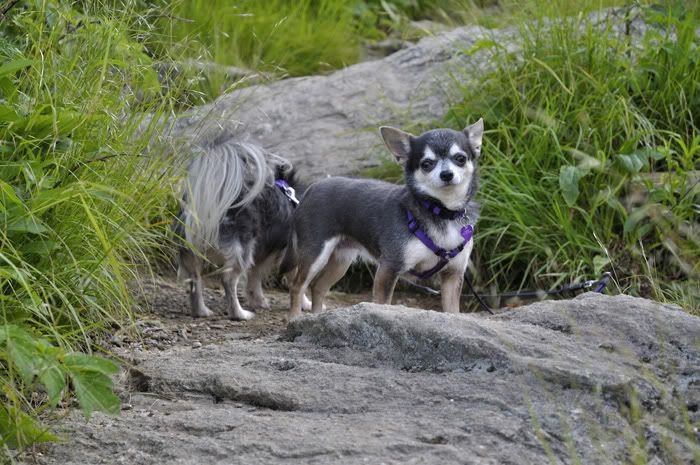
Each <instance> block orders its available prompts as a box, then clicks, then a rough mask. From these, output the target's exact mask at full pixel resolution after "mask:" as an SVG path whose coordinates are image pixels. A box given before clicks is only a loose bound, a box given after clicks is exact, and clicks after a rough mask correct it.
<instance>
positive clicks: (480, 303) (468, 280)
mask: <svg viewBox="0 0 700 465" xmlns="http://www.w3.org/2000/svg"><path fill="white" fill-rule="evenodd" d="M464 281H466V283H467V286H469V290H470V291H472V294H474V297H476V300H478V301H479V305H481V308H483V309H484V310H486V311H487V312H489V313H490V314H491V315H493V310H491V309H490V308H489V306H488V305H486V302H484V299H482V298H481V296H480V295H479V294H477V293H476V291H475V290H474V286H472V280H471V279H469V277H468V276H464Z"/></svg>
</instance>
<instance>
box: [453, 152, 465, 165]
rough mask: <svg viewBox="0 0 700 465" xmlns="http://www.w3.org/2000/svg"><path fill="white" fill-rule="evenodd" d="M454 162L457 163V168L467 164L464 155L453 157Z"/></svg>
mask: <svg viewBox="0 0 700 465" xmlns="http://www.w3.org/2000/svg"><path fill="white" fill-rule="evenodd" d="M454 161H455V163H457V164H458V165H459V166H464V164H465V163H466V162H467V156H466V155H462V154H461V153H460V154H457V155H456V156H455V158H454Z"/></svg>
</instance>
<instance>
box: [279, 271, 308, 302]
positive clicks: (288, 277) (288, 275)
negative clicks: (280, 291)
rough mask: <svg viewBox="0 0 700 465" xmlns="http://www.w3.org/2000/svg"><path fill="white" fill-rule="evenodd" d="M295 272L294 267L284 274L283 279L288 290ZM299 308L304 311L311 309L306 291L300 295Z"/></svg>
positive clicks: (290, 287)
mask: <svg viewBox="0 0 700 465" xmlns="http://www.w3.org/2000/svg"><path fill="white" fill-rule="evenodd" d="M296 273H297V270H296V268H295V269H293V270H292V271H290V272H288V273H286V274H285V275H284V276H285V279H286V280H287V286H288V288H289V289H290V290H291V289H292V283H294V279H295V276H296ZM301 309H302V310H306V311H309V310H311V300H310V299H309V298H308V297H307V296H306V292H305V293H303V294H302V295H301Z"/></svg>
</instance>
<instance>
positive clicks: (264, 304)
mask: <svg viewBox="0 0 700 465" xmlns="http://www.w3.org/2000/svg"><path fill="white" fill-rule="evenodd" d="M279 260H280V256H279V253H272V254H270V255H268V256H267V257H265V259H264V260H262V261H261V262H260V263H256V264H255V265H254V266H253V267H252V268H251V269H250V270H249V271H248V282H247V283H246V298H247V300H248V305H249V306H250V307H252V308H263V309H265V310H269V309H270V302H269V301H268V300H267V298H266V297H265V294H264V293H263V289H262V282H263V280H264V279H265V277H266V276H267V275H269V274H270V271H271V270H272V268H273V267H274V266H275V264H276V263H278V262H279Z"/></svg>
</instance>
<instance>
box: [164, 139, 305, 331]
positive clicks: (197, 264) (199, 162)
mask: <svg viewBox="0 0 700 465" xmlns="http://www.w3.org/2000/svg"><path fill="white" fill-rule="evenodd" d="M275 179H284V180H286V181H287V182H288V183H289V184H290V185H292V186H293V185H294V184H295V180H294V175H293V172H292V170H291V165H290V164H289V162H287V161H286V160H284V159H283V158H281V157H278V156H275V155H272V154H270V153H268V152H266V151H265V150H263V149H262V148H261V147H258V146H257V145H254V144H250V143H245V142H239V141H236V140H235V139H234V138H233V137H232V136H230V135H228V134H226V135H222V136H220V137H217V138H214V139H213V140H211V141H210V142H208V143H205V144H199V145H197V146H196V147H195V149H194V150H193V158H192V161H191V163H190V165H189V167H188V170H187V181H186V183H185V189H184V192H183V196H182V209H181V212H180V215H179V218H178V221H177V222H176V224H175V232H176V235H177V236H178V237H179V238H180V239H181V241H180V246H179V263H178V265H179V266H178V276H179V277H181V278H182V277H185V276H186V277H187V279H188V280H189V283H190V288H189V292H190V300H191V312H192V316H194V317H207V316H211V315H212V314H213V313H212V311H211V310H209V309H208V308H207V306H206V305H205V303H204V299H203V297H202V285H203V283H202V276H203V270H204V266H205V264H206V263H209V264H212V265H214V266H216V267H219V270H218V271H217V272H218V273H220V274H221V278H222V281H223V286H224V290H225V299H226V304H227V307H228V314H229V317H230V318H232V319H236V320H248V319H250V318H253V316H254V313H253V312H250V311H248V310H246V309H244V308H243V307H242V306H241V304H240V302H239V300H238V295H237V286H238V281H239V279H240V278H241V277H242V276H243V275H244V274H247V275H248V277H247V288H246V297H247V302H248V306H249V307H251V308H267V307H269V304H268V301H267V299H266V298H265V296H264V294H263V291H262V281H263V280H264V279H265V277H266V276H267V275H268V274H269V273H270V272H271V271H272V270H274V269H275V268H276V267H277V265H278V263H279V261H280V260H281V258H282V256H283V255H284V250H285V248H286V247H287V242H288V239H289V229H290V227H291V220H292V212H293V206H292V204H291V203H290V201H289V199H287V197H285V195H284V194H283V193H282V192H281V191H280V190H279V189H278V188H277V187H276V186H275V185H274V180H275Z"/></svg>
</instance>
